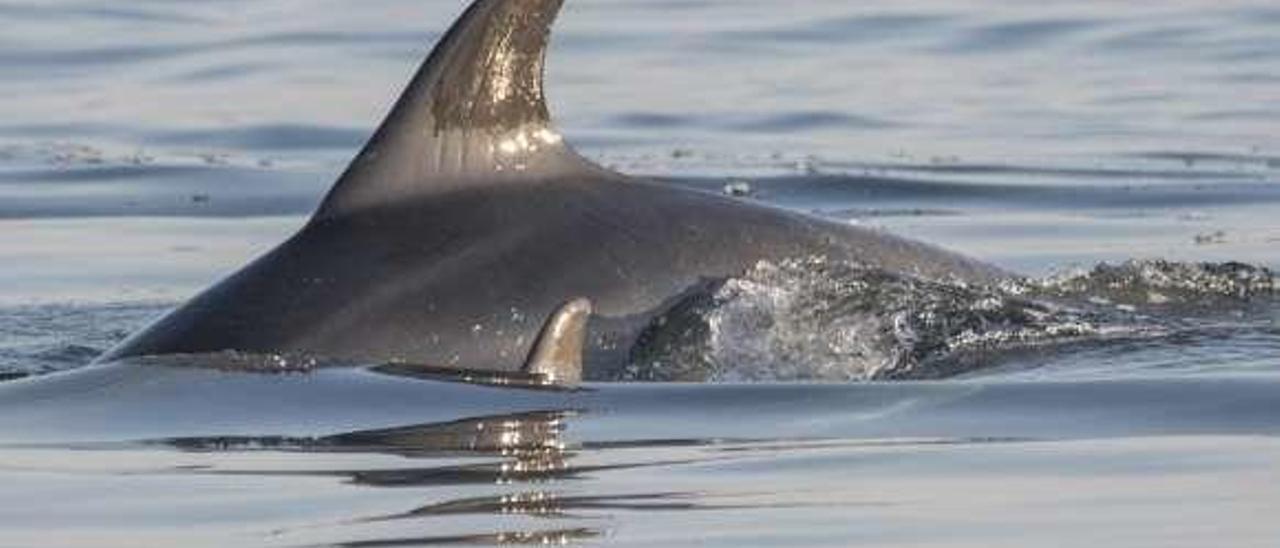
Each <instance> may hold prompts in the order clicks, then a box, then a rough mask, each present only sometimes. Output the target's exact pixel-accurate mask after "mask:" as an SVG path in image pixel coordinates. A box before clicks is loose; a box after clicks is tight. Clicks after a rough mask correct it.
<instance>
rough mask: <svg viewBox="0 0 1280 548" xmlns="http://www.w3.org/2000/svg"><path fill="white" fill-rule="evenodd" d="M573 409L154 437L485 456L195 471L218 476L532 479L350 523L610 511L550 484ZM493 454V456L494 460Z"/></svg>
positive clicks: (465, 481) (279, 447)
mask: <svg viewBox="0 0 1280 548" xmlns="http://www.w3.org/2000/svg"><path fill="white" fill-rule="evenodd" d="M575 415H576V412H574V411H566V410H556V411H538V412H530V413H520V414H511V415H494V416H485V417H476V418H468V419H462V420H457V421H451V422H443V423H428V424H416V425H410V426H403V427H397V428H387V429H378V430H363V431H355V432H346V433H341V434H336V435H331V436H324V437H317V438H290V437H204V438H175V439H169V440H162V441H160V442H152V443H163V444H166V445H171V446H173V447H176V448H179V449H182V450H184V451H197V452H243V451H284V452H316V453H330V452H331V453H364V454H384V455H393V456H397V457H402V458H406V459H412V460H414V461H432V460H442V459H450V458H458V457H464V458H468V459H476V458H480V459H484V461H483V462H480V463H476V464H463V465H445V466H418V467H415V466H409V467H399V466H398V467H394V468H390V469H353V470H323V471H307V472H297V471H286V472H279V471H275V472H271V471H234V472H224V471H214V472H210V471H207V470H197V471H193V473H214V474H219V475H237V476H240V475H246V476H271V475H322V476H337V477H342V478H345V479H346V481H347V483H349V484H352V485H359V486H364V487H374V488H391V487H395V488H405V487H418V488H443V487H446V486H458V485H463V486H465V485H485V484H489V485H499V486H520V485H526V484H537V485H540V486H542V487H541V488H539V489H536V490H528V491H516V492H512V493H504V494H501V495H495V496H491V497H468V498H462V499H457V500H446V501H444V502H437V503H432V504H428V505H424V506H421V507H419V508H415V509H411V510H408V511H405V512H401V513H397V514H393V515H387V516H377V517H369V518H363V519H360V520H357V521H358V522H362V523H377V522H384V521H395V520H408V519H423V518H429V517H436V516H446V515H460V514H492V515H508V516H509V515H526V516H562V515H564V514H565V511H566V508H571V507H578V508H609V507H610V506H611V505H613V504H615V503H614V502H612V500H613V499H615V498H614V497H586V498H584V497H563V496H562V495H561V494H559V493H557V492H556V491H555V490H554V489H552V487H554V482H555V480H559V479H564V478H568V477H572V476H573V475H574V474H575V473H576V472H575V470H574V469H573V467H571V466H570V463H569V461H570V460H571V459H572V458H573V456H574V453H573V451H571V450H569V449H568V447H567V445H566V443H565V441H564V439H563V435H564V431H565V428H566V422H567V421H568V420H569V419H571V418H572V417H574V416H575ZM494 457H496V458H497V460H492V459H493V458H494ZM662 498H664V495H641V496H634V495H632V496H623V497H617V498H616V499H617V500H636V501H645V500H654V499H662ZM601 534H602V531H598V530H595V529H592V528H570V529H555V530H516V531H502V532H497V533H492V534H472V535H446V536H429V537H416V536H415V537H406V538H393V539H375V540H362V541H354V542H349V543H341V544H337V546H344V547H365V546H418V545H450V544H481V545H488V544H499V545H518V544H568V543H570V542H572V541H577V540H583V539H590V538H594V537H597V536H599V535H601Z"/></svg>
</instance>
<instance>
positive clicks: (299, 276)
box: [99, 0, 1005, 378]
mask: <svg viewBox="0 0 1280 548" xmlns="http://www.w3.org/2000/svg"><path fill="white" fill-rule="evenodd" d="M562 1H563V0H478V1H476V2H475V3H474V4H472V5H471V6H470V8H469V9H467V11H466V12H465V13H464V14H463V15H462V16H461V18H460V19H459V20H458V22H457V23H455V24H454V26H453V27H452V28H451V29H450V30H449V32H448V33H447V34H446V35H445V36H444V38H442V39H441V41H440V43H439V44H438V45H437V46H436V48H435V50H434V51H433V52H432V53H431V55H430V56H429V58H428V59H427V60H426V62H425V64H424V65H423V66H422V67H421V69H420V70H419V71H418V72H417V74H416V75H415V76H414V78H413V80H412V82H411V83H410V84H409V86H408V88H407V89H406V90H405V91H404V93H403V95H402V96H401V97H400V99H399V100H398V102H397V103H396V104H395V106H394V107H393V109H392V111H391V112H390V114H389V115H388V116H387V118H386V119H385V120H384V121H383V122H382V124H381V126H380V127H379V128H378V129H377V131H376V133H375V134H374V135H373V137H372V138H371V139H370V141H369V142H368V144H366V145H365V147H364V149H363V150H362V151H361V152H360V153H359V155H358V156H357V157H356V158H355V159H354V160H353V161H352V163H351V165H350V166H349V167H348V168H347V170H346V171H345V173H344V174H343V175H342V176H341V178H340V179H339V180H338V181H337V183H336V184H335V185H334V187H333V188H332V190H331V191H330V192H329V194H328V195H327V196H326V198H325V199H324V201H323V203H322V205H321V207H320V208H319V211H317V212H316V213H315V215H314V216H313V218H312V219H311V220H310V222H309V223H308V224H307V225H306V226H305V227H304V228H303V229H302V230H301V231H300V232H299V233H297V234H296V235H294V236H293V237H292V238H291V239H289V240H288V241H286V242H285V243H284V244H282V245H280V246H279V247H277V248H275V249H274V250H273V251H271V252H269V253H267V254H266V255H265V256H263V257H261V258H259V259H257V260H256V261H254V262H253V263H251V264H249V265H248V266H246V267H245V268H243V269H242V270H240V271H239V272H236V273H235V274H233V275H231V276H230V277H228V278H226V279H225V280H223V281H221V282H220V283H218V284H217V285H215V286H214V287H212V288H210V289H208V290H206V291H205V292H204V293H202V294H201V295H199V296H197V297H195V298H194V299H192V300H191V301H190V302H188V303H186V304H185V305H183V306H181V307H180V308H178V309H176V310H174V311H173V312H171V313H169V314H168V315H167V316H165V317H163V318H162V319H160V320H159V321H157V322H156V323H154V324H153V325H151V326H150V327H148V328H146V329H145V330H143V331H142V332H140V333H138V334H136V335H134V336H133V337H132V338H130V339H128V340H126V341H125V342H124V343H122V344H121V345H119V346H118V347H116V348H114V349H113V350H111V351H109V352H108V353H107V354H105V355H104V356H103V357H102V358H100V359H99V362H105V361H113V360H119V359H123V358H131V357H143V356H161V355H174V354H205V353H217V352H223V351H237V352H244V353H251V354H287V355H303V356H310V357H316V358H326V359H334V360H355V361H360V362H370V363H386V362H403V363H422V364H436V365H439V366H444V367H456V368H466V369H476V370H486V371H517V370H519V369H520V367H521V366H522V364H524V363H525V358H526V357H527V356H530V355H531V353H536V352H533V349H532V346H533V345H534V342H535V340H536V339H537V337H538V334H539V332H540V330H542V329H543V324H544V321H545V320H546V318H548V317H549V316H551V315H552V313H553V312H554V311H556V310H557V309H558V307H560V306H561V305H563V304H564V303H566V302H571V301H574V299H579V298H586V299H589V300H590V302H591V304H592V305H594V310H593V312H592V316H591V321H590V325H589V327H588V328H587V332H586V333H585V334H584V335H583V336H584V337H585V338H586V347H587V355H588V358H587V364H586V367H587V371H586V375H587V377H588V378H593V377H594V378H600V377H601V376H602V374H601V373H599V372H595V373H593V364H599V363H603V362H605V361H609V360H612V361H616V360H618V359H619V357H620V356H622V357H625V355H626V354H625V353H626V352H627V351H628V349H629V348H630V346H631V345H632V343H633V342H634V341H635V339H636V337H637V336H638V335H639V333H640V331H641V330H642V329H643V328H644V326H645V325H646V324H647V323H648V322H649V321H650V320H651V319H652V318H653V317H654V316H655V315H657V314H660V313H662V312H664V311H665V309H666V308H667V307H669V306H670V305H671V303H673V302H674V301H675V300H676V299H677V298H679V297H680V296H681V295H685V294H688V293H689V292H690V291H695V290H697V289H698V288H700V287H706V286H707V284H708V283H713V282H714V281H715V280H723V279H725V278H726V277H731V276H734V275H737V274H740V273H742V272H744V271H746V270H747V269H749V268H751V267H752V266H753V265H755V264H756V263H758V262H759V261H762V260H771V261H778V260H783V259H787V258H794V257H811V256H824V257H827V258H829V259H832V260H847V261H857V262H861V263H864V264H868V265H872V266H875V267H880V268H884V269H888V270H892V271H896V272H904V273H908V274H911V275H915V276H921V277H927V278H935V279H938V278H946V279H958V280H965V281H973V282H988V281H992V280H994V279H998V278H1001V277H1004V276H1005V274H1004V273H1002V272H1001V271H1000V270H998V269H996V268H994V267H990V266H987V265H984V264H982V263H979V262H976V261H973V260H970V259H968V258H965V257H962V256H959V255H957V254H953V253H950V252H947V251H943V250H940V249H937V248H935V247H931V246H928V245H925V244H921V243H918V242H913V241H910V240H906V239H902V238H898V237H894V236H891V235H887V234H884V233H882V232H878V231H873V230H867V229H862V228H857V227H852V226H847V225H844V224H840V223H836V222H830V221H825V220H821V219H817V218H814V217H810V216H806V215H803V214H799V213H795V212H790V211H784V210H780V209H777V208H771V207H767V206H764V205H758V204H753V203H749V202H746V201H742V200H736V199H733V198H730V197H726V196H720V195H715V194H710V193H701V192H696V191H691V190H687V189H680V188H674V187H672V186H669V185H665V184H663V183H659V182H653V181H647V180H641V179H637V178H632V177H628V176H624V175H621V174H618V173H614V172H611V171H608V170H606V169H604V168H602V167H600V166H597V165H594V164H592V163H591V162H589V161H587V160H585V159H583V158H582V157H580V156H579V155H577V154H576V153H575V152H574V151H573V150H572V149H571V148H570V147H569V146H568V145H567V144H566V143H565V142H564V140H563V139H562V138H561V136H560V135H559V134H558V133H556V131H555V130H554V129H553V126H552V123H551V116H550V113H549V112H548V110H547V106H546V101H545V98H544V93H543V67H544V59H545V54H546V50H547V45H548V42H549V40H550V31H551V25H552V22H553V21H554V19H555V17H556V14H557V13H558V11H559V9H560V7H561V4H562ZM575 310H577V313H582V311H581V306H580V307H578V309H575ZM548 327H549V328H550V326H548ZM601 367H603V366H601Z"/></svg>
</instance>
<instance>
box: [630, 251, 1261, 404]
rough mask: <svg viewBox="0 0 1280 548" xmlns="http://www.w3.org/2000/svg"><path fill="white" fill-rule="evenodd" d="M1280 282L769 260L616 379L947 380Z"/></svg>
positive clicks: (1139, 334) (1152, 268)
mask: <svg viewBox="0 0 1280 548" xmlns="http://www.w3.org/2000/svg"><path fill="white" fill-rule="evenodd" d="M1275 293H1276V285H1275V281H1274V276H1273V275H1272V273H1271V272H1270V271H1268V270H1266V269H1265V268H1260V267H1253V266H1249V265H1244V264H1240V263H1225V264H1184V263H1173V262H1167V261H1130V262H1127V263H1124V264H1121V265H1107V264H1103V265H1099V266H1098V267H1097V268H1095V269H1094V270H1093V271H1091V272H1086V273H1077V274H1073V275H1069V276H1056V277H1052V278H1048V279H1043V280H1012V281H1009V282H1007V283H1004V284H1001V285H998V286H972V285H966V284H962V283H955V282H946V281H934V280H925V279H920V278H915V277H912V276H907V275H903V274H899V273H894V272H889V271H885V270H881V269H878V268H874V267H870V266H866V265H861V264H857V263H845V262H834V261H828V260H825V259H822V258H806V259H797V260H791V261H785V262H781V263H776V264H775V263H769V262H761V263H759V264H757V265H756V266H755V267H754V268H752V269H751V270H750V271H749V272H747V273H745V274H744V275H742V276H739V277H736V278H731V279H728V280H725V281H724V283H722V284H720V285H719V286H718V287H717V288H716V289H714V290H713V291H711V292H709V293H707V294H702V295H697V296H694V297H691V298H689V299H687V300H686V301H684V302H682V303H680V304H678V305H677V306H675V307H673V308H672V309H671V310H670V311H669V312H668V313H667V314H665V315H664V316H662V317H661V318H659V319H658V320H656V321H655V322H653V323H652V324H651V325H650V327H649V329H648V330H647V331H646V332H645V334H644V335H643V336H642V337H641V340H640V342H639V343H638V344H637V346H636V347H635V348H634V349H633V351H632V354H631V364H630V366H629V367H628V368H627V369H626V370H625V371H624V373H623V375H622V376H621V378H622V379H623V380H636V381H719V382H743V381H748V382H767V381H796V380H819V381H867V380H893V379H930V378H943V377H951V376H955V375H959V374H963V373H967V372H971V371H975V370H979V369H982V368H986V367H991V366H993V365H996V364H998V363H1000V360H1001V359H1002V358H1007V357H1010V356H1012V355H1016V354H1017V353H1019V352H1026V351H1033V352H1040V351H1050V350H1053V349H1061V348H1064V347H1067V346H1070V345H1073V344H1101V343H1106V342H1108V341H1115V340H1133V339H1150V338H1159V337H1162V336H1167V335H1169V334H1171V333H1173V332H1175V331H1177V330H1178V329H1179V325H1180V321H1181V320H1185V319H1186V318H1187V316H1186V315H1187V314H1190V313H1191V312H1192V311H1199V312H1204V311H1214V312H1223V311H1234V312H1239V311H1240V310H1242V309H1243V308H1244V307H1247V306H1249V305H1250V304H1251V303H1255V302H1257V301H1260V300H1268V299H1270V298H1271V297H1273V296H1274V295H1275ZM1201 316H1203V314H1201Z"/></svg>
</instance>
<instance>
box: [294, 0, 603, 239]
mask: <svg viewBox="0 0 1280 548" xmlns="http://www.w3.org/2000/svg"><path fill="white" fill-rule="evenodd" d="M563 1H564V0H476V1H475V2H474V3H473V4H472V5H471V7H470V8H468V9H467V11H466V12H465V13H464V14H463V15H462V16H461V17H460V18H459V19H458V21H457V22H456V23H454V25H453V27H452V28H450V29H449V31H448V32H447V33H446V34H445V35H444V37H443V38H441V40H440V42H439V43H438V44H436V47H435V49H434V50H433V51H432V52H431V55H430V56H429V57H428V58H427V60H426V62H425V63H423V65H422V67H421V68H420V69H419V70H418V72H417V74H416V75H415V76H414V78H413V80H412V81H411V82H410V83H409V86H408V87H407V88H406V89H405V91H404V93H403V94H402V95H401V97H400V99H399V100H398V101H397V102H396V104H395V106H394V107H393V108H392V110H391V113H390V114H388V115H387V118H386V119H385V120H384V121H383V122H382V125H381V126H379V128H378V130H377V132H376V133H375V134H374V136H373V137H372V138H371V139H370V140H369V142H368V143H367V144H366V145H365V147H364V149H363V150H362V151H361V152H360V155H359V156H357V157H356V159H355V160H353V161H352V162H351V165H350V166H348V167H347V170H346V172H345V173H343V175H342V177H341V178H339V179H338V182H337V183H336V184H335V185H334V187H333V189H332V190H330V191H329V195H328V196H327V197H326V198H325V200H324V203H323V204H322V205H321V208H320V211H319V213H318V214H317V217H329V216H336V215H341V214H344V213H347V212H350V211H353V210H358V209H361V208H364V207H371V206H378V205H381V204H386V203H397V202H399V201H402V200H403V199H405V198H410V197H414V196H420V195H428V194H431V193H434V192H437V191H439V190H442V189H450V188H458V187H461V186H464V185H467V184H482V183H484V182H494V181H498V182H501V181H509V180H512V179H519V178H522V177H524V178H528V177H530V176H537V175H540V174H547V173H548V172H552V173H554V172H556V171H560V170H566V169H570V170H571V169H577V168H580V167H581V166H584V165H588V164H586V163H585V161H584V160H581V159H580V158H579V157H578V156H577V155H576V154H574V153H573V152H572V151H571V150H569V149H568V147H567V146H565V145H564V144H563V143H562V141H561V139H560V136H559V135H558V134H557V133H555V132H554V131H553V130H552V128H551V117H550V114H549V112H548V110H547V104H546V98H545V96H544V94H543V87H542V79H543V66H544V63H545V58H546V50H547V45H548V42H549V39H550V34H551V25H552V23H553V22H554V21H555V18H556V15H557V14H558V13H559V11H560V6H561V4H562V3H563Z"/></svg>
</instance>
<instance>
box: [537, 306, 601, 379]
mask: <svg viewBox="0 0 1280 548" xmlns="http://www.w3.org/2000/svg"><path fill="white" fill-rule="evenodd" d="M590 317H591V301H590V300H587V299H585V298H577V299H574V300H571V301H569V302H567V303H565V304H563V305H560V307H559V308H557V309H556V311H555V313H553V314H552V315H551V317H550V318H549V319H547V323H546V324H544V325H543V326H542V332H541V333H539V334H538V340H536V341H534V343H533V349H532V350H530V351H529V358H528V359H527V360H526V361H525V364H524V372H525V373H529V374H533V375H539V376H540V377H542V378H543V380H544V381H545V382H547V383H550V384H556V385H562V386H573V385H576V384H578V383H580V382H582V367H583V363H582V354H583V349H584V347H585V346H586V340H587V321H588V320H589V319H590Z"/></svg>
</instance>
